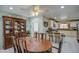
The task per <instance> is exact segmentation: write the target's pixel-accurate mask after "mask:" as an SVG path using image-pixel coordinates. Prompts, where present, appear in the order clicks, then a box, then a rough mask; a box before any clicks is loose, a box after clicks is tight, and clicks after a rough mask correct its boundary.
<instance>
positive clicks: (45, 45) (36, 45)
mask: <svg viewBox="0 0 79 59" xmlns="http://www.w3.org/2000/svg"><path fill="white" fill-rule="evenodd" d="M20 39H23V40H25V41H26V46H27V51H29V52H36V53H39V52H46V51H48V50H50V49H51V48H52V44H51V42H50V41H49V40H47V39H37V38H29V37H21V38H20ZM25 48H26V47H25Z"/></svg>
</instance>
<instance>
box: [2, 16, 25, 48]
mask: <svg viewBox="0 0 79 59" xmlns="http://www.w3.org/2000/svg"><path fill="white" fill-rule="evenodd" d="M3 32H4V33H3V35H4V40H3V41H4V46H3V48H4V49H8V48H10V47H12V38H11V36H12V35H14V34H15V33H18V34H22V33H24V32H26V20H24V19H20V18H14V17H9V16H3Z"/></svg>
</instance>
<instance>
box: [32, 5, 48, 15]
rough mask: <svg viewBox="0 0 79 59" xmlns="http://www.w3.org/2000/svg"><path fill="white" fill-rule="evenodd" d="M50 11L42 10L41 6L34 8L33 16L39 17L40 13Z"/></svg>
mask: <svg viewBox="0 0 79 59" xmlns="http://www.w3.org/2000/svg"><path fill="white" fill-rule="evenodd" d="M47 11H48V10H47V9H41V8H40V6H39V5H37V6H33V10H32V12H33V15H36V16H37V15H39V14H40V13H43V12H47Z"/></svg>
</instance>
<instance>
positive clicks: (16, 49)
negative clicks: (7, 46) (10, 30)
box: [11, 36, 21, 53]
mask: <svg viewBox="0 0 79 59" xmlns="http://www.w3.org/2000/svg"><path fill="white" fill-rule="evenodd" d="M11 37H12V41H13V47H14V53H20V52H21V51H20V47H19V44H18V43H19V42H18V39H16V38H15V36H11Z"/></svg>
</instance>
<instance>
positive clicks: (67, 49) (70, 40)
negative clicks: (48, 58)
mask: <svg viewBox="0 0 79 59" xmlns="http://www.w3.org/2000/svg"><path fill="white" fill-rule="evenodd" d="M13 52H14V51H13V48H10V49H7V50H3V49H0V53H13ZM53 52H55V53H56V52H57V50H54V51H53ZM61 53H79V43H77V40H76V38H74V37H65V38H64V40H63V47H62V51H61Z"/></svg>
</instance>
